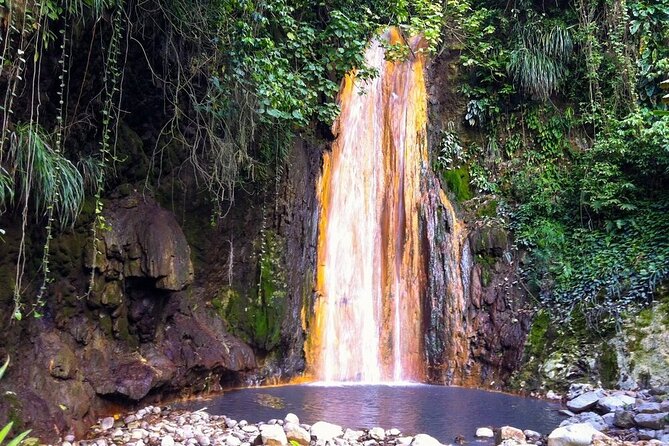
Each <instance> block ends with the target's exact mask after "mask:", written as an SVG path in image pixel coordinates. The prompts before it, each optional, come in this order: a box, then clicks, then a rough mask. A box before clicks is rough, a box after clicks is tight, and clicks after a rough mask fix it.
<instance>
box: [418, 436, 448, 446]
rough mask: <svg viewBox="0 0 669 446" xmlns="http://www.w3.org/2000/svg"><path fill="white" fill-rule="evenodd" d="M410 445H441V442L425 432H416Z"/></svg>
mask: <svg viewBox="0 0 669 446" xmlns="http://www.w3.org/2000/svg"><path fill="white" fill-rule="evenodd" d="M411 446H442V444H441V443H440V442H439V440H437V439H436V438H434V437H431V436H429V435H427V434H418V435H416V436H415V437H413V441H412V442H411Z"/></svg>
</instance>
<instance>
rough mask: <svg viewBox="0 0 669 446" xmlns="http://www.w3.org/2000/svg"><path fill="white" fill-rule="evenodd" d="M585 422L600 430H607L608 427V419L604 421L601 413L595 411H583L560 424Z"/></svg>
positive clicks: (567, 424)
mask: <svg viewBox="0 0 669 446" xmlns="http://www.w3.org/2000/svg"><path fill="white" fill-rule="evenodd" d="M583 423H586V424H589V425H590V426H592V427H593V428H595V429H597V430H598V431H602V430H605V429H606V428H607V427H608V426H607V424H606V421H604V419H603V418H602V417H601V416H600V415H598V414H596V413H594V412H583V413H580V414H578V415H574V416H573V417H571V418H569V419H568V420H564V421H563V422H562V423H560V426H569V425H571V424H583Z"/></svg>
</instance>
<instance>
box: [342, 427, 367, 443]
mask: <svg viewBox="0 0 669 446" xmlns="http://www.w3.org/2000/svg"><path fill="white" fill-rule="evenodd" d="M363 435H365V433H364V432H363V431H355V430H353V429H348V428H347V429H346V431H345V432H344V440H347V441H350V442H354V441H355V442H357V441H358V440H360V437H362V436H363Z"/></svg>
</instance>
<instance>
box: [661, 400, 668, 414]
mask: <svg viewBox="0 0 669 446" xmlns="http://www.w3.org/2000/svg"><path fill="white" fill-rule="evenodd" d="M660 410H661V411H662V412H669V399H666V400H664V401H662V402H661V403H660Z"/></svg>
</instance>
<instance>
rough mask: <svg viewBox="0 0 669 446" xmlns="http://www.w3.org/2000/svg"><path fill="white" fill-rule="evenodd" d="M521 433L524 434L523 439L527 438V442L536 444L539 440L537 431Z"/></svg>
mask: <svg viewBox="0 0 669 446" xmlns="http://www.w3.org/2000/svg"><path fill="white" fill-rule="evenodd" d="M523 433H524V434H525V438H527V441H530V442H532V443H536V442H537V441H539V440H541V434H540V433H539V432H537V431H533V430H530V429H525V430H524V431H523Z"/></svg>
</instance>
